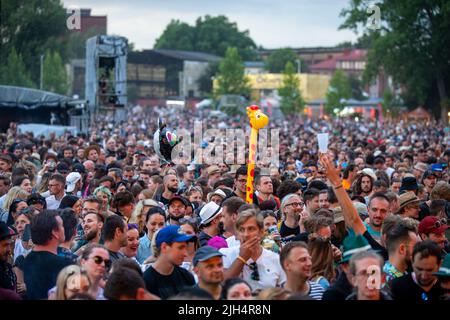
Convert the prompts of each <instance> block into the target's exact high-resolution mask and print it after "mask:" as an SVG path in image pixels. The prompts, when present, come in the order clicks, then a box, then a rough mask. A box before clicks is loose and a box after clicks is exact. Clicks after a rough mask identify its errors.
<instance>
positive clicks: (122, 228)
mask: <svg viewBox="0 0 450 320" xmlns="http://www.w3.org/2000/svg"><path fill="white" fill-rule="evenodd" d="M127 231H128V226H127V224H126V223H125V221H124V220H123V218H122V217H121V216H118V215H113V216H110V217H108V218H106V220H105V224H104V225H103V239H104V240H105V248H106V249H107V250H108V252H109V257H110V259H111V262H114V261H116V260H119V259H121V258H124V257H125V255H124V254H123V253H122V252H120V248H122V247H125V246H126V245H127V244H128V240H127Z"/></svg>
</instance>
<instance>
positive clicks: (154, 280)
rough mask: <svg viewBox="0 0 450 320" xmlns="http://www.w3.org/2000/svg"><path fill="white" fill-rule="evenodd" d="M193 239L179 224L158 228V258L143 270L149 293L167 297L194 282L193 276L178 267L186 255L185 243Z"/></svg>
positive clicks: (156, 240) (163, 297)
mask: <svg viewBox="0 0 450 320" xmlns="http://www.w3.org/2000/svg"><path fill="white" fill-rule="evenodd" d="M194 239H195V237H194V236H192V235H188V234H185V233H183V230H182V229H181V228H180V227H179V226H167V227H164V228H162V229H161V230H159V232H158V234H157V235H156V239H155V242H156V255H157V256H158V259H157V260H156V262H155V263H154V264H153V265H151V266H150V267H149V268H148V269H147V270H146V271H145V272H144V281H145V286H146V287H147V290H148V291H149V292H150V293H152V294H155V295H157V296H158V297H160V298H161V299H167V298H169V297H171V296H173V295H176V294H178V293H179V292H180V291H181V290H182V289H183V288H185V287H190V286H193V285H194V284H195V280H194V276H193V275H192V274H191V273H190V272H189V271H187V270H186V269H184V268H181V267H180V265H181V263H182V262H183V261H184V259H185V258H186V256H187V243H188V242H190V241H193V240H194Z"/></svg>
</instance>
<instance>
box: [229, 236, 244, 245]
mask: <svg viewBox="0 0 450 320" xmlns="http://www.w3.org/2000/svg"><path fill="white" fill-rule="evenodd" d="M226 241H227V244H228V248H233V247H239V246H240V245H241V242H240V241H239V240H238V239H236V237H235V236H231V237H228V238H226Z"/></svg>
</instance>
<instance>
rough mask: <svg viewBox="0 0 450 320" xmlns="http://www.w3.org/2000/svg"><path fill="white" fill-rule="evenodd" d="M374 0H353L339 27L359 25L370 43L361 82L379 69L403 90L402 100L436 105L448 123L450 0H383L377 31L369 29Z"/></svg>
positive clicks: (359, 28)
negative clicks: (369, 9) (371, 7)
mask: <svg viewBox="0 0 450 320" xmlns="http://www.w3.org/2000/svg"><path fill="white" fill-rule="evenodd" d="M371 4H372V2H369V1H365V0H351V1H350V6H349V8H346V9H344V10H342V12H341V16H343V17H345V22H344V23H343V24H342V25H341V27H340V28H348V29H352V30H354V31H355V32H358V31H360V30H361V29H363V30H365V32H364V37H365V39H364V43H370V44H371V48H370V51H369V54H368V63H367V67H366V71H365V75H364V79H365V81H366V82H367V81H370V80H372V79H374V78H375V76H376V75H377V74H378V73H379V71H380V70H383V71H384V72H386V73H387V74H388V75H390V76H392V77H393V80H394V82H395V83H398V84H399V85H401V86H402V87H404V88H405V89H406V92H405V94H404V96H403V100H404V101H405V103H406V104H407V105H408V106H409V107H412V108H414V107H417V105H424V106H425V107H427V108H429V109H434V110H435V112H436V113H438V112H437V111H438V110H439V109H440V111H441V113H440V115H441V119H442V120H445V121H447V111H448V105H449V99H448V90H450V63H449V61H450V46H449V45H448V44H449V43H450V33H449V32H448V30H450V2H448V1H442V0H416V1H406V2H405V1H402V0H389V1H387V0H383V1H378V2H377V3H376V5H377V6H378V8H379V9H380V22H379V28H378V29H377V30H371V29H370V28H367V24H368V22H371V21H372V17H371V16H372V13H367V9H368V8H369V7H370V5H371Z"/></svg>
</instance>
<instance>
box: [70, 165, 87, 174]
mask: <svg viewBox="0 0 450 320" xmlns="http://www.w3.org/2000/svg"><path fill="white" fill-rule="evenodd" d="M72 171H73V172H78V173H81V174H84V173H86V168H85V167H84V166H83V165H82V164H81V163H75V164H74V165H73V167H72Z"/></svg>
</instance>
